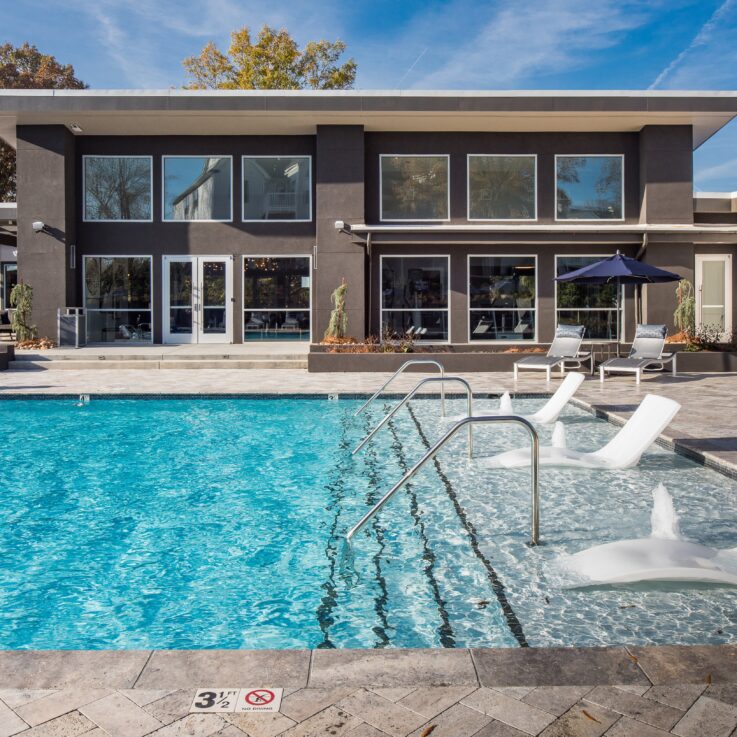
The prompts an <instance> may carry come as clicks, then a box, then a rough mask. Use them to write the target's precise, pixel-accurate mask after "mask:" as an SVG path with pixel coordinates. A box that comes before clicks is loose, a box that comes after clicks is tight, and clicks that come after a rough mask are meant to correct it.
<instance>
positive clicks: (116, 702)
mask: <svg viewBox="0 0 737 737" xmlns="http://www.w3.org/2000/svg"><path fill="white" fill-rule="evenodd" d="M79 711H80V712H81V713H82V714H84V715H85V716H86V717H87V718H88V719H89V720H90V721H92V722H94V723H95V724H97V725H98V726H100V727H102V728H103V729H104V730H105V731H106V732H107V733H108V734H109V735H110V736H111V737H144V735H147V734H150V733H151V732H153V731H154V730H156V729H158V728H159V727H161V726H162V724H161V722H160V721H159V720H158V719H155V718H154V717H152V716H151V715H150V714H149V713H148V712H146V711H144V710H143V709H142V708H141V707H140V706H138V704H134V703H133V702H132V701H131V700H130V699H127V698H126V697H125V696H123V694H121V693H120V692H117V693H113V694H110V695H109V696H105V697H104V698H102V699H98V700H97V701H93V702H91V703H88V704H86V705H85V706H81V707H80V708H79Z"/></svg>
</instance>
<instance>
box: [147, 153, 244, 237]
mask: <svg viewBox="0 0 737 737" xmlns="http://www.w3.org/2000/svg"><path fill="white" fill-rule="evenodd" d="M167 159H230V217H229V218H215V219H207V220H201V219H197V220H172V219H171V218H167V217H166V160H167ZM233 168H234V161H233V155H232V154H163V155H162V156H161V222H162V223H232V222H233V176H234V174H235V172H234V171H233Z"/></svg>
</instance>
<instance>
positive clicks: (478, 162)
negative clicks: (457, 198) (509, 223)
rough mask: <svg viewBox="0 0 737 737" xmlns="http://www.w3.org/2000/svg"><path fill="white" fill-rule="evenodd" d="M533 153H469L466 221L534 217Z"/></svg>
mask: <svg viewBox="0 0 737 737" xmlns="http://www.w3.org/2000/svg"><path fill="white" fill-rule="evenodd" d="M536 169H537V158H536V157H535V156H527V155H520V156H496V155H494V156H490V155H476V154H469V156H468V219H469V220H535V219H536V218H537V205H536V183H535V178H536Z"/></svg>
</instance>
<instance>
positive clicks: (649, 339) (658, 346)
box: [599, 325, 677, 384]
mask: <svg viewBox="0 0 737 737" xmlns="http://www.w3.org/2000/svg"><path fill="white" fill-rule="evenodd" d="M667 335H668V328H666V326H665V325H638V326H637V330H636V331H635V339H634V340H633V341H632V348H631V349H630V354H629V356H628V357H627V358H610V359H609V360H608V361H604V363H602V364H601V366H599V379H600V380H601V381H604V377H605V376H606V374H608V373H609V374H634V375H635V383H637V384H639V383H640V379H641V378H642V372H643V371H644V370H645V369H647V368H655V369H656V370H661V371H662V369H664V368H665V364H666V363H670V365H671V369H672V371H673V376H675V375H676V355H677V354H676V353H663V348H665V338H666V336H667Z"/></svg>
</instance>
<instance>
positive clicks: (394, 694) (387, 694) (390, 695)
mask: <svg viewBox="0 0 737 737" xmlns="http://www.w3.org/2000/svg"><path fill="white" fill-rule="evenodd" d="M371 690H372V691H373V692H374V693H377V694H379V696H383V697H384V698H385V699H389V701H399V699H403V698H404V697H405V696H409V694H411V693H412V692H413V691H414V690H415V689H414V687H412V686H409V687H406V686H397V687H396V688H381V687H374V688H372V689H371Z"/></svg>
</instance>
